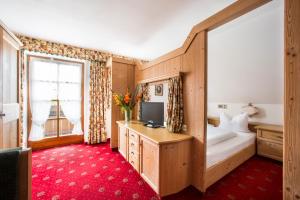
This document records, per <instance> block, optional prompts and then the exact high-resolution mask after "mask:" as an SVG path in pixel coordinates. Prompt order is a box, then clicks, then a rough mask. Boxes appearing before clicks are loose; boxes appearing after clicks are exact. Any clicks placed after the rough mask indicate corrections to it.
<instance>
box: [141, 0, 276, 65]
mask: <svg viewBox="0 0 300 200" xmlns="http://www.w3.org/2000/svg"><path fill="white" fill-rule="evenodd" d="M270 1H271V0H251V1H249V0H239V1H236V2H234V3H233V4H231V5H229V6H228V7H226V8H224V9H223V10H221V11H219V12H218V13H216V14H214V15H213V16H211V17H209V18H207V19H206V20H204V21H202V22H200V23H199V24H197V25H195V26H194V27H193V28H192V30H191V32H190V33H189V35H188V37H187V38H186V40H185V41H184V43H183V45H182V46H181V47H179V48H178V49H175V50H173V51H171V52H169V53H167V54H165V55H163V56H160V57H158V58H157V59H155V60H152V61H150V62H148V63H146V64H144V65H143V66H142V68H141V69H147V68H149V67H151V66H153V65H157V64H159V63H161V62H163V61H166V60H169V59H171V58H174V57H176V56H180V55H182V54H184V53H185V52H186V51H187V49H188V48H189V46H190V44H191V43H192V41H193V40H194V38H195V37H196V35H197V34H198V33H200V32H201V31H211V30H213V29H215V28H217V27H219V26H221V25H223V24H225V23H227V22H230V21H232V20H234V19H236V18H238V17H240V16H242V15H244V14H246V13H248V12H250V11H252V10H254V9H256V8H258V7H260V6H262V5H264V4H266V3H268V2H270Z"/></svg>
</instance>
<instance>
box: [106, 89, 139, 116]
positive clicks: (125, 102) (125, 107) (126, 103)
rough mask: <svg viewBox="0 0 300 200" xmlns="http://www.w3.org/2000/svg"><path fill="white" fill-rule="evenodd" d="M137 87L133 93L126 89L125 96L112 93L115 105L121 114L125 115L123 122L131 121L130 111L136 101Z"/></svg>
mask: <svg viewBox="0 0 300 200" xmlns="http://www.w3.org/2000/svg"><path fill="white" fill-rule="evenodd" d="M137 93H138V87H137V88H136V89H135V91H134V93H132V94H131V93H130V92H129V91H128V89H127V92H126V93H125V94H117V93H113V95H112V96H113V99H114V101H115V104H116V105H117V106H119V107H121V112H122V113H125V121H129V120H130V119H131V114H132V109H133V108H134V106H135V104H136V102H137V101H138V94H137Z"/></svg>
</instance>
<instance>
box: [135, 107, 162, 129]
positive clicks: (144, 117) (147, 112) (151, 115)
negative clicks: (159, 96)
mask: <svg viewBox="0 0 300 200" xmlns="http://www.w3.org/2000/svg"><path fill="white" fill-rule="evenodd" d="M140 117H141V121H142V122H143V123H145V124H147V123H149V122H150V124H153V125H155V126H163V125H164V103H163V102H142V105H141V116H140ZM151 121H152V122H151Z"/></svg>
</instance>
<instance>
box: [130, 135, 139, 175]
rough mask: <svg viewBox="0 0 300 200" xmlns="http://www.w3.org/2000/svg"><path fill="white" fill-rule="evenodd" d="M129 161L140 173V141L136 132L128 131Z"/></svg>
mask: <svg viewBox="0 0 300 200" xmlns="http://www.w3.org/2000/svg"><path fill="white" fill-rule="evenodd" d="M128 135H129V136H128V138H129V139H128V160H129V163H130V164H131V165H132V166H133V168H134V169H135V170H136V171H138V172H140V139H139V135H138V134H136V133H135V132H133V131H131V130H128Z"/></svg>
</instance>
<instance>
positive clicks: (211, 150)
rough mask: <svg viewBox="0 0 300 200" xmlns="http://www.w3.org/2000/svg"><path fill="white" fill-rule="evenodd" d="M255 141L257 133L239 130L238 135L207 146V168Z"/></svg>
mask: <svg viewBox="0 0 300 200" xmlns="http://www.w3.org/2000/svg"><path fill="white" fill-rule="evenodd" d="M254 143H255V133H243V132H237V135H236V137H233V138H231V139H228V140H225V141H223V142H220V143H218V144H215V145H212V146H207V150H206V168H209V167H211V166H213V165H214V164H217V163H218V162H221V161H222V160H225V159H226V158H229V157H230V156H232V155H234V154H235V153H237V152H239V151H241V150H242V149H244V148H246V147H248V146H249V145H251V144H254Z"/></svg>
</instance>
